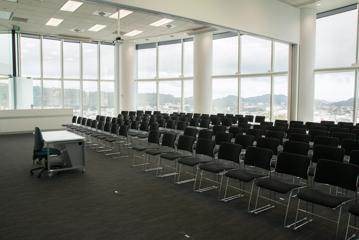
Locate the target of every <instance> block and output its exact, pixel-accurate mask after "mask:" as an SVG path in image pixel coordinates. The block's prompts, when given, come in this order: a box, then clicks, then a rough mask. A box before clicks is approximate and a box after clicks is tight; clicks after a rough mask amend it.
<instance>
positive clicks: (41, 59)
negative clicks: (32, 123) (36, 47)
mask: <svg viewBox="0 0 359 240" xmlns="http://www.w3.org/2000/svg"><path fill="white" fill-rule="evenodd" d="M42 40H43V36H40V85H41V107H40V108H41V109H43V108H44V104H43V100H44V63H43V59H44V58H43V56H42V54H43V49H42Z"/></svg>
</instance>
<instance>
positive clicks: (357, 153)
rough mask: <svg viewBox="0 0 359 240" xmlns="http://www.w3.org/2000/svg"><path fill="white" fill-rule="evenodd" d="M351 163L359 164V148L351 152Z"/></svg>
mask: <svg viewBox="0 0 359 240" xmlns="http://www.w3.org/2000/svg"><path fill="white" fill-rule="evenodd" d="M349 163H350V164H353V165H356V166H359V150H353V151H351V153H350V158H349Z"/></svg>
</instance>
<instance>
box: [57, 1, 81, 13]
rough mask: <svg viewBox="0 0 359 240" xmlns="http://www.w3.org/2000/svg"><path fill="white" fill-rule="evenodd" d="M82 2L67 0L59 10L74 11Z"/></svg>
mask: <svg viewBox="0 0 359 240" xmlns="http://www.w3.org/2000/svg"><path fill="white" fill-rule="evenodd" d="M82 4H83V2H77V1H72V0H69V1H67V2H66V3H65V4H64V5H63V6H62V7H61V10H62V11H66V12H75V11H76V9H78V8H79V7H80V6H81V5H82Z"/></svg>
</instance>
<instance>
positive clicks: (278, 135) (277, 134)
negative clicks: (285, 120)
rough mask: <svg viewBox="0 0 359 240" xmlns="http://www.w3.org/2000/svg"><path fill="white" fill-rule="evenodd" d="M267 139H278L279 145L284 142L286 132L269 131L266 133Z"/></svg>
mask: <svg viewBox="0 0 359 240" xmlns="http://www.w3.org/2000/svg"><path fill="white" fill-rule="evenodd" d="M266 137H267V138H276V139H278V140H279V143H282V142H283V138H284V132H283V131H268V132H267V133H266Z"/></svg>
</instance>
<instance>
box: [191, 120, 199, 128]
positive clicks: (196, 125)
mask: <svg viewBox="0 0 359 240" xmlns="http://www.w3.org/2000/svg"><path fill="white" fill-rule="evenodd" d="M189 125H190V126H192V127H198V125H199V119H198V118H192V119H191V121H190V123H189Z"/></svg>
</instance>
